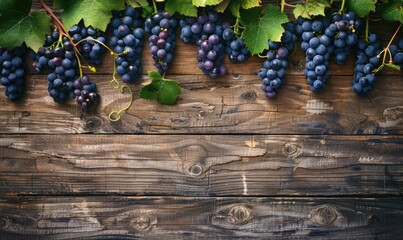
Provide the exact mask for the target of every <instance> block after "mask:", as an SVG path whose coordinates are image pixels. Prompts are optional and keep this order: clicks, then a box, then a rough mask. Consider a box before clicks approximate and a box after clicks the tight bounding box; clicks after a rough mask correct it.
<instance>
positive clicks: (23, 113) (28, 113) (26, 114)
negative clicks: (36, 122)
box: [21, 111, 31, 117]
mask: <svg viewBox="0 0 403 240" xmlns="http://www.w3.org/2000/svg"><path fill="white" fill-rule="evenodd" d="M21 116H22V117H29V116H31V113H30V112H28V111H23V112H22V113H21Z"/></svg>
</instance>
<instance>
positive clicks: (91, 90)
mask: <svg viewBox="0 0 403 240" xmlns="http://www.w3.org/2000/svg"><path fill="white" fill-rule="evenodd" d="M73 86H74V96H75V98H76V101H77V104H78V105H80V106H81V109H82V110H83V111H87V109H88V107H90V106H91V105H93V104H96V103H97V102H98V101H99V95H98V94H97V92H96V91H97V85H96V84H95V83H94V82H91V81H90V79H89V77H88V76H86V75H84V76H83V77H82V78H81V79H76V80H74V84H73Z"/></svg>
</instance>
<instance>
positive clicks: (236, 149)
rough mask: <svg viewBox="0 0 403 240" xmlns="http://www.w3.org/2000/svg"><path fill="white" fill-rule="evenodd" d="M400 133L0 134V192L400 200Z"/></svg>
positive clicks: (402, 142)
mask: <svg viewBox="0 0 403 240" xmlns="http://www.w3.org/2000/svg"><path fill="white" fill-rule="evenodd" d="M402 149H403V138H402V136H312V135H307V136H292V135H291V136H282V135H257V136H254V135H239V136H238V135H232V136H231V135H229V136H223V135H214V136H211V135H206V136H204V135H196V136H189V135H167V136H159V135H78V136H77V135H16V136H13V135H3V136H2V138H1V140H0V169H2V170H1V172H0V195H11V196H15V195H26V194H33V195H36V194H41V195H63V194H75V195H81V194H127V195H175V196H177V195H179V196H276V195H281V196H286V195H288V196H297V195H299V196H301V195H302V196H314V195H315V196H316V195H323V196H340V195H373V194H377V195H384V194H386V195H402V194H403V189H402V186H403V154H402V152H403V151H402Z"/></svg>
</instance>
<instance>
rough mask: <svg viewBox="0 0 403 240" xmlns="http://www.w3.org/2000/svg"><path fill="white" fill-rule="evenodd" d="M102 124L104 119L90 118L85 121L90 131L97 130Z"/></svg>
mask: <svg viewBox="0 0 403 240" xmlns="http://www.w3.org/2000/svg"><path fill="white" fill-rule="evenodd" d="M101 125H102V121H100V120H99V119H97V118H91V119H88V120H87V121H86V122H85V129H86V130H88V131H95V130H96V129H98V128H99V127H100V126H101Z"/></svg>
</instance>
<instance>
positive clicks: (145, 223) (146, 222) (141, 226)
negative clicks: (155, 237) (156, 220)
mask: <svg viewBox="0 0 403 240" xmlns="http://www.w3.org/2000/svg"><path fill="white" fill-rule="evenodd" d="M132 225H133V227H134V228H136V229H137V230H140V231H145V230H148V229H149V227H150V225H151V220H150V218H149V217H146V216H140V217H138V218H136V219H134V220H133V221H132Z"/></svg>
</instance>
